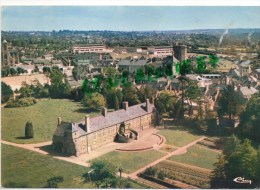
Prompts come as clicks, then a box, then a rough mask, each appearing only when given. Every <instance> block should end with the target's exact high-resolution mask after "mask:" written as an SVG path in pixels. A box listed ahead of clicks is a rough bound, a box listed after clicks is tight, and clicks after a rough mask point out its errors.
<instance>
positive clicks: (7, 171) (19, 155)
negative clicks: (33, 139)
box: [1, 144, 93, 188]
mask: <svg viewBox="0 0 260 190" xmlns="http://www.w3.org/2000/svg"><path fill="white" fill-rule="evenodd" d="M1 151H2V152H1V153H2V154H1V155H2V171H1V174H2V186H3V185H5V184H6V183H9V182H16V183H18V182H19V183H23V184H27V185H28V186H30V187H33V188H41V187H44V186H45V185H46V181H47V179H49V178H51V177H55V176H63V177H64V182H62V183H61V184H60V187H63V188H65V187H66V188H79V187H81V188H82V187H84V188H90V187H91V186H90V184H87V183H81V181H82V178H81V176H82V175H83V174H84V173H86V172H87V171H89V168H86V167H83V166H79V165H76V164H73V163H69V162H65V161H62V160H57V159H54V158H51V157H49V156H47V155H41V154H39V153H35V152H32V151H29V150H25V149H22V148H16V147H13V146H9V145H4V144H2V150H1ZM92 188H93V187H92Z"/></svg>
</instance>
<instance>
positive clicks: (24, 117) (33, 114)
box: [1, 99, 96, 143]
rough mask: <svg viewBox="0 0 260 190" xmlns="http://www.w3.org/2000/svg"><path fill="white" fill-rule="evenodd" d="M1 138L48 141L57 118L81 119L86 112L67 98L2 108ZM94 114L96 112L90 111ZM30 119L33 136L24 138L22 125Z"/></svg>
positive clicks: (7, 139)
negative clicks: (19, 106)
mask: <svg viewBox="0 0 260 190" xmlns="http://www.w3.org/2000/svg"><path fill="white" fill-rule="evenodd" d="M1 112H2V139H3V140H6V141H10V142H15V143H37V142H44V141H50V140H51V139H52V135H53V132H54V130H55V129H56V126H57V118H58V117H61V119H62V120H63V121H68V122H72V121H79V120H83V119H84V116H85V115H86V114H87V113H84V108H83V107H82V105H81V104H80V103H78V102H73V101H71V100H67V99H51V100H48V99H42V100H38V103H37V104H35V105H33V106H29V107H22V108H2V110H1ZM93 114H96V113H92V115H93ZM27 121H31V122H32V124H33V128H34V138H33V139H24V138H23V137H24V126H25V124H26V122H27Z"/></svg>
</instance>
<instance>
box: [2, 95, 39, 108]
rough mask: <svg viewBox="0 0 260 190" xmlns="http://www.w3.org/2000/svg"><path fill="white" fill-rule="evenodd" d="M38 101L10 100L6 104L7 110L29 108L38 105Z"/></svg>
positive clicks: (28, 99)
mask: <svg viewBox="0 0 260 190" xmlns="http://www.w3.org/2000/svg"><path fill="white" fill-rule="evenodd" d="M36 103H37V101H36V99H35V98H31V97H29V98H20V99H17V100H9V101H8V102H7V103H6V106H5V107H6V108H16V107H27V106H31V105H34V104H36Z"/></svg>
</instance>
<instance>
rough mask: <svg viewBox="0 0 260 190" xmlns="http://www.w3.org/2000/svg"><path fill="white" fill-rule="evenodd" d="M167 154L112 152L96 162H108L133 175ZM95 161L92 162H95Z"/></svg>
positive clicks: (157, 152) (151, 151)
mask: <svg viewBox="0 0 260 190" xmlns="http://www.w3.org/2000/svg"><path fill="white" fill-rule="evenodd" d="M164 155H165V154H164V153H162V152H159V151H156V150H149V151H142V152H118V151H114V152H110V153H107V154H105V155H103V156H101V157H99V158H97V159H95V160H106V161H107V162H109V163H112V164H114V165H115V166H117V167H122V168H123V170H124V171H123V172H125V173H132V172H134V171H136V170H138V169H140V168H142V167H143V166H145V165H147V164H149V163H151V162H153V161H154V160H157V159H158V158H160V157H162V156H164ZM95 160H92V162H93V161H95Z"/></svg>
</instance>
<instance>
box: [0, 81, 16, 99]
mask: <svg viewBox="0 0 260 190" xmlns="http://www.w3.org/2000/svg"><path fill="white" fill-rule="evenodd" d="M13 94H14V92H13V90H12V89H11V87H10V86H9V85H7V84H6V83H4V82H1V103H5V102H7V101H8V100H9V99H10V98H11V97H12V96H13Z"/></svg>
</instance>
